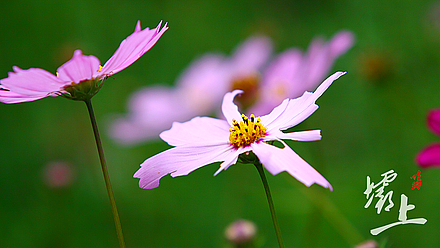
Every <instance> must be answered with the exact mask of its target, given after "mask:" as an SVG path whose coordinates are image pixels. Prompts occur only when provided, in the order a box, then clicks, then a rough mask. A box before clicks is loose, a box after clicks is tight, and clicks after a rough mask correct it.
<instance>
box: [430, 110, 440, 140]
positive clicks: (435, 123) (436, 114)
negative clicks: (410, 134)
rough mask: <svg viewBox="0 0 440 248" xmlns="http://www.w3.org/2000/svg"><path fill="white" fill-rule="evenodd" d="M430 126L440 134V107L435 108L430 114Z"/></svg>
mask: <svg viewBox="0 0 440 248" xmlns="http://www.w3.org/2000/svg"><path fill="white" fill-rule="evenodd" d="M428 127H429V129H431V131H432V132H434V133H435V134H437V135H438V136H440V109H433V110H431V111H429V114H428Z"/></svg>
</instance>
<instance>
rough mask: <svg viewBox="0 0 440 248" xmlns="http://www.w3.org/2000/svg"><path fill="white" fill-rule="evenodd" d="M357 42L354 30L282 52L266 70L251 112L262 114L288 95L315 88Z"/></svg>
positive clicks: (296, 94)
mask: <svg viewBox="0 0 440 248" xmlns="http://www.w3.org/2000/svg"><path fill="white" fill-rule="evenodd" d="M353 42H354V36H353V34H352V33H351V32H348V31H342V32H339V33H337V34H336V35H335V36H334V37H333V38H332V39H331V40H330V41H329V42H328V43H325V42H324V40H322V39H315V40H313V42H312V44H311V45H310V47H309V49H308V51H307V52H306V53H304V54H303V53H302V52H301V51H300V50H298V49H296V48H291V49H289V50H287V51H285V52H283V53H281V54H280V55H278V56H277V57H276V58H275V59H274V60H273V61H272V62H271V63H270V65H269V66H268V67H267V68H266V70H265V71H264V72H263V77H262V82H261V86H260V91H259V92H260V96H259V98H258V100H257V102H256V103H255V104H254V106H252V107H251V108H250V109H249V112H251V113H255V114H258V115H263V114H267V113H269V111H270V110H271V109H272V108H274V107H275V106H277V105H278V104H280V102H281V101H282V100H283V99H285V98H296V97H298V96H300V95H302V94H303V93H304V92H305V91H312V90H314V89H315V88H316V87H317V86H318V85H319V83H320V82H321V81H322V80H323V79H324V77H325V75H327V74H328V72H329V70H330V68H331V67H332V65H333V63H334V61H335V60H336V59H337V58H338V57H339V56H340V55H342V54H343V53H345V52H346V51H347V50H348V49H350V48H351V46H352V45H353Z"/></svg>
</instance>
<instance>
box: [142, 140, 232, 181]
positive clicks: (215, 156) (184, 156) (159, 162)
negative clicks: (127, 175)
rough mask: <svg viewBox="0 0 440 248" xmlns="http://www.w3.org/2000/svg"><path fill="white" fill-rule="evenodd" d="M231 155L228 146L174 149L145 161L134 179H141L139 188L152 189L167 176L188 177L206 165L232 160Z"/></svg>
mask: <svg viewBox="0 0 440 248" xmlns="http://www.w3.org/2000/svg"><path fill="white" fill-rule="evenodd" d="M231 153H232V150H231V148H230V146H229V145H227V144H225V145H211V146H179V147H174V148H171V149H169V150H166V151H164V152H161V153H159V154H157V155H155V156H153V157H151V158H149V159H147V160H145V161H144V162H143V163H142V164H141V168H140V169H139V170H138V171H137V172H136V173H135V174H134V177H135V178H139V179H140V180H139V187H141V188H144V189H152V188H156V187H158V186H159V180H160V179H161V178H162V177H163V176H165V175H168V174H171V176H172V177H176V176H183V175H188V174H189V173H190V172H192V171H194V170H196V169H198V168H200V167H203V166H205V165H208V164H211V163H214V162H219V161H225V160H227V159H230V154H231Z"/></svg>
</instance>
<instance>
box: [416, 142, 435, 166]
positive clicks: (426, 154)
mask: <svg viewBox="0 0 440 248" xmlns="http://www.w3.org/2000/svg"><path fill="white" fill-rule="evenodd" d="M416 162H417V164H419V165H420V166H421V167H425V168H427V167H432V166H436V167H440V143H435V144H432V145H430V146H428V147H426V148H425V149H423V150H422V151H421V152H420V153H419V154H417V157H416Z"/></svg>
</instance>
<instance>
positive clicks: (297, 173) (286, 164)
mask: <svg viewBox="0 0 440 248" xmlns="http://www.w3.org/2000/svg"><path fill="white" fill-rule="evenodd" d="M284 146H285V147H284V148H278V147H275V146H272V145H269V144H267V143H264V142H260V143H258V144H257V143H254V144H252V145H251V147H252V151H253V152H254V153H255V155H257V157H258V158H259V159H260V162H261V163H262V164H263V165H264V167H265V168H266V169H267V170H268V171H269V172H270V173H272V175H276V174H278V173H280V172H282V171H287V172H288V173H289V174H290V175H292V176H293V177H295V178H296V179H298V181H300V182H302V183H303V184H305V185H306V186H308V187H310V185H312V184H314V183H316V184H319V185H321V186H323V187H324V188H329V189H330V190H331V191H332V190H333V188H332V186H331V185H330V183H329V182H328V181H327V180H326V179H325V178H324V177H323V176H322V175H321V174H319V172H317V171H316V170H315V169H314V168H313V167H312V166H310V165H309V164H308V163H307V162H306V161H304V160H303V159H302V158H301V157H300V156H298V154H296V153H295V152H294V151H293V150H292V149H290V147H289V146H287V145H286V144H284Z"/></svg>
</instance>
